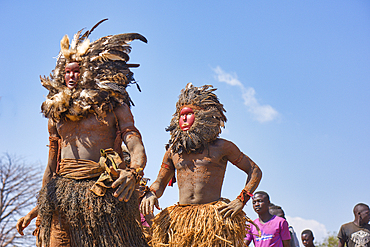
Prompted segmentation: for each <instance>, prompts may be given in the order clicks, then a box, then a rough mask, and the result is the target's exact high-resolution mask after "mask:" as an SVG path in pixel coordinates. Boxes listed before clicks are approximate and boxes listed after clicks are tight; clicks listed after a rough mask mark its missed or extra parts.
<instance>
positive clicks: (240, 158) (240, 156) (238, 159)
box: [231, 152, 244, 165]
mask: <svg viewBox="0 0 370 247" xmlns="http://www.w3.org/2000/svg"><path fill="white" fill-rule="evenodd" d="M243 157H244V154H243V152H240V155H239V157H238V158H237V159H236V160H234V161H231V163H233V164H234V165H236V164H238V163H239V162H240V161H242V159H243Z"/></svg>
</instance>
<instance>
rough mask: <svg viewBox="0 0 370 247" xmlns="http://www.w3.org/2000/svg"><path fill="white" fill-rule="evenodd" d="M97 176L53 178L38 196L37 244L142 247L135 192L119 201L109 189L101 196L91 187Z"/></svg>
mask: <svg viewBox="0 0 370 247" xmlns="http://www.w3.org/2000/svg"><path fill="white" fill-rule="evenodd" d="M95 181H96V180H94V179H88V180H74V179H68V178H62V177H56V178H55V179H52V180H51V181H50V182H49V183H48V184H47V185H46V186H44V188H43V189H42V190H41V191H40V194H39V198H38V210H39V211H38V214H39V222H40V226H39V232H38V236H37V240H38V241H37V242H38V243H37V246H40V247H41V246H42V247H44V246H45V247H48V246H50V247H54V246H66V247H67V246H68V247H69V246H71V247H81V246H84V247H112V246H127V247H136V246H137V247H142V246H148V244H147V242H146V240H145V237H144V235H143V233H142V230H141V223H140V214H139V207H138V201H137V194H136V193H133V195H132V196H131V198H130V200H129V201H128V202H124V201H122V202H121V201H119V200H118V199H117V198H115V197H114V196H113V192H114V190H113V189H108V190H107V192H106V193H105V195H104V196H97V195H95V194H94V193H92V192H91V191H90V188H91V187H92V185H93V184H94V183H95Z"/></svg>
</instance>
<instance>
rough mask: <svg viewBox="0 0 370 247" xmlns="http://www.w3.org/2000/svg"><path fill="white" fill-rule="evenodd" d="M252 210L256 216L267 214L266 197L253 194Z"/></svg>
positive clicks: (267, 204) (267, 203)
mask: <svg viewBox="0 0 370 247" xmlns="http://www.w3.org/2000/svg"><path fill="white" fill-rule="evenodd" d="M252 203H253V209H254V211H255V212H256V213H257V214H263V213H266V212H268V210H269V204H270V202H269V201H268V199H267V197H266V196H265V195H261V194H255V195H254V196H253V202H252Z"/></svg>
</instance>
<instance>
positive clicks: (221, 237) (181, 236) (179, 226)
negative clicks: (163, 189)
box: [149, 198, 247, 247]
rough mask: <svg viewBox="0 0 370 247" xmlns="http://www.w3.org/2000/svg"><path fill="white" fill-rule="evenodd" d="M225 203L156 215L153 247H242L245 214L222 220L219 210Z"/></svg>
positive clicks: (175, 208)
mask: <svg viewBox="0 0 370 247" xmlns="http://www.w3.org/2000/svg"><path fill="white" fill-rule="evenodd" d="M229 202H230V201H229V200H227V199H223V198H222V199H220V200H219V201H217V202H214V203H209V204H199V205H179V204H177V205H174V206H170V207H168V208H165V209H164V210H162V211H161V212H160V213H159V214H157V215H156V217H155V218H154V221H153V226H152V229H151V230H152V240H151V241H150V242H149V244H150V245H151V246H153V247H157V246H170V247H175V246H176V247H180V246H181V247H190V246H191V247H195V246H197V247H216V246H244V243H243V239H244V237H245V234H246V228H247V226H246V220H247V217H246V215H245V213H244V212H240V213H238V214H237V215H236V216H235V217H234V218H232V219H231V218H230V217H227V218H226V219H224V218H223V217H222V216H221V214H220V213H219V211H218V210H217V208H218V207H220V206H222V205H225V204H226V203H229Z"/></svg>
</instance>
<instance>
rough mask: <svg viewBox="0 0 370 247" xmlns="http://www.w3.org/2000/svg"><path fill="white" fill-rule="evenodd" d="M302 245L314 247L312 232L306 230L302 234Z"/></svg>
mask: <svg viewBox="0 0 370 247" xmlns="http://www.w3.org/2000/svg"><path fill="white" fill-rule="evenodd" d="M301 239H302V244H303V245H304V246H305V247H314V246H315V245H314V243H313V240H314V239H315V238H314V236H313V233H312V231H311V230H309V229H306V230H304V231H302V233H301Z"/></svg>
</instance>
